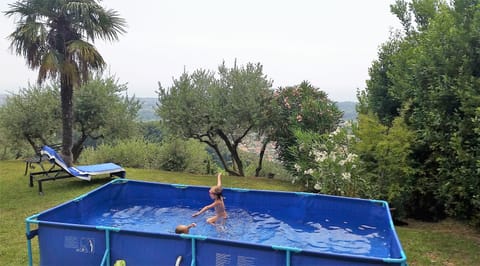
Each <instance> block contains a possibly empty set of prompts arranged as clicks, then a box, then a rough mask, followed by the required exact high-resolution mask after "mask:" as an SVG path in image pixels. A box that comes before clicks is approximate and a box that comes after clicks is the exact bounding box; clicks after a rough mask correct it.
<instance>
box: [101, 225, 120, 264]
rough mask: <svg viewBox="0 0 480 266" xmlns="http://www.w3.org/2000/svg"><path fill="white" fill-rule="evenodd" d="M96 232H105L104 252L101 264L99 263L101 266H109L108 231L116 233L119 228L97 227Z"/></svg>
mask: <svg viewBox="0 0 480 266" xmlns="http://www.w3.org/2000/svg"><path fill="white" fill-rule="evenodd" d="M96 228H97V229H98V230H104V231H105V252H104V253H103V258H102V262H101V263H100V265H101V266H104V265H108V266H109V265H110V231H115V232H118V231H120V229H119V228H115V227H108V226H97V227H96Z"/></svg>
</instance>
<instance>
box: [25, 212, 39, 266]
mask: <svg viewBox="0 0 480 266" xmlns="http://www.w3.org/2000/svg"><path fill="white" fill-rule="evenodd" d="M37 217H38V214H35V215H32V216H30V217H28V218H27V219H25V227H26V228H25V229H26V230H25V234H26V236H27V252H28V265H29V266H32V265H33V255H32V241H31V239H32V238H34V237H35V236H36V235H37V234H38V229H37V230H33V231H32V230H30V224H31V223H34V224H38V221H37V220H36V218H37Z"/></svg>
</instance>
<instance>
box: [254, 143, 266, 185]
mask: <svg viewBox="0 0 480 266" xmlns="http://www.w3.org/2000/svg"><path fill="white" fill-rule="evenodd" d="M268 142H269V140H268V138H265V140H264V141H263V143H262V149H261V150H260V154H259V155H258V166H257V169H255V177H258V176H259V175H260V171H261V170H262V163H263V156H264V155H265V150H266V149H267V144H268Z"/></svg>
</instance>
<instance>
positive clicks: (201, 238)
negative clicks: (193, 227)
mask: <svg viewBox="0 0 480 266" xmlns="http://www.w3.org/2000/svg"><path fill="white" fill-rule="evenodd" d="M180 237H182V238H185V239H191V240H192V262H191V263H190V265H191V266H195V265H196V264H197V261H196V257H197V248H196V240H205V239H207V237H206V236H200V235H190V234H181V235H180Z"/></svg>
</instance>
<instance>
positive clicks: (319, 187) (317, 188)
mask: <svg viewBox="0 0 480 266" xmlns="http://www.w3.org/2000/svg"><path fill="white" fill-rule="evenodd" d="M313 188H314V189H316V190H322V185H320V183H316V184H315V186H313Z"/></svg>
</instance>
